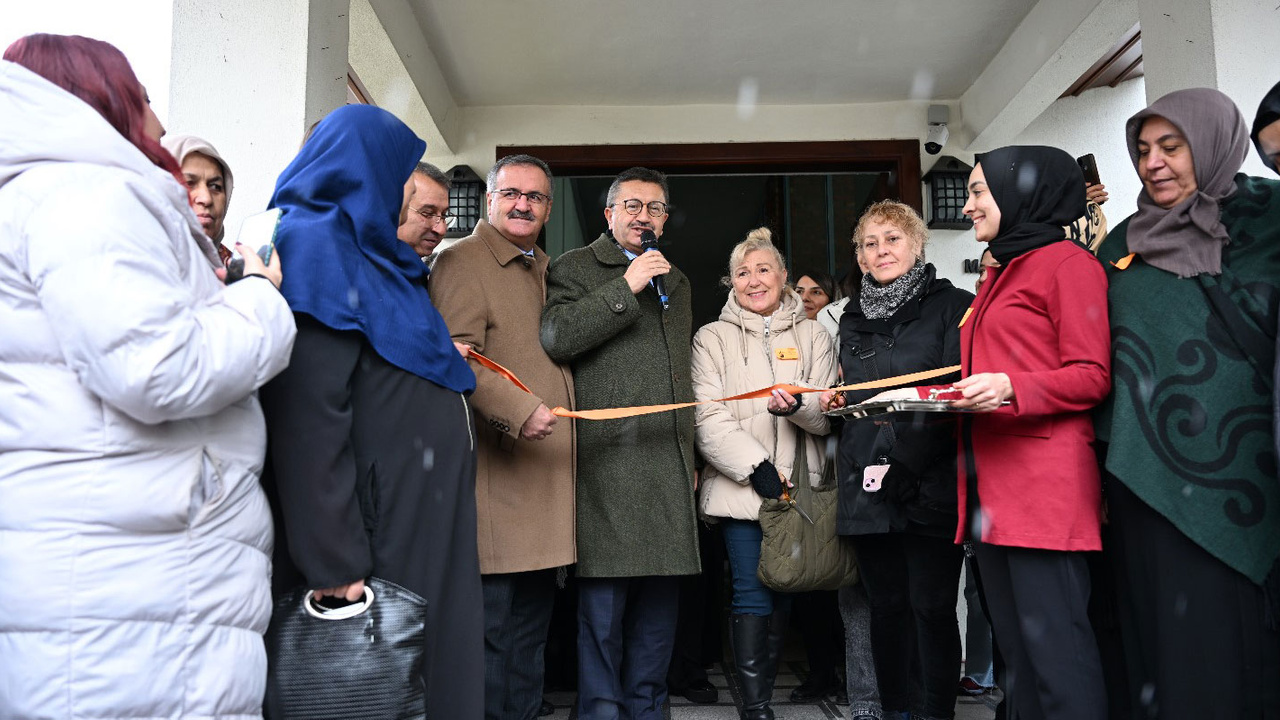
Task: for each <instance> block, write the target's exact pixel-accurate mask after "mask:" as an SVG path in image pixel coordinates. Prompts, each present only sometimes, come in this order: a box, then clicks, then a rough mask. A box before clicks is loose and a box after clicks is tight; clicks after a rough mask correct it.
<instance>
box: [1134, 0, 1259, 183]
mask: <svg viewBox="0 0 1280 720" xmlns="http://www.w3.org/2000/svg"><path fill="white" fill-rule="evenodd" d="M1138 15H1139V19H1140V21H1141V23H1142V57H1143V69H1144V71H1145V73H1146V83H1147V102H1149V103H1150V102H1153V101H1155V100H1157V99H1159V98H1161V97H1163V96H1164V95H1167V94H1168V93H1170V92H1172V91H1174V90H1181V89H1183V88H1190V87H1211V88H1217V89H1218V90H1221V91H1222V92H1223V93H1225V94H1226V95H1227V96H1228V97H1230V98H1231V99H1232V100H1234V101H1235V103H1236V105H1238V106H1239V107H1240V111H1241V112H1242V113H1244V116H1245V119H1246V121H1247V122H1248V123H1249V124H1250V125H1252V124H1253V116H1254V114H1255V113H1256V112H1257V110H1258V103H1259V102H1261V100H1262V96H1263V95H1265V94H1266V92H1267V90H1269V89H1271V86H1272V85H1275V84H1276V83H1277V82H1280V9H1277V7H1276V3H1275V2H1271V1H1270V0H1267V1H1265V2H1264V1H1263V0H1138ZM1244 170H1245V172H1248V173H1251V174H1257V175H1263V174H1267V171H1266V169H1265V168H1264V166H1263V165H1262V163H1261V162H1260V161H1259V160H1258V159H1257V157H1256V156H1254V155H1253V154H1252V153H1251V154H1250V159H1249V161H1248V162H1247V163H1246V164H1245V168H1244Z"/></svg>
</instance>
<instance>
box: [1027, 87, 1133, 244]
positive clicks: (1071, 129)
mask: <svg viewBox="0 0 1280 720" xmlns="http://www.w3.org/2000/svg"><path fill="white" fill-rule="evenodd" d="M1146 106H1147V96H1146V87H1145V85H1144V83H1143V80H1142V79H1141V78H1139V79H1137V80H1130V81H1129V82H1126V83H1122V84H1120V85H1119V86H1118V87H1114V88H1109V87H1102V88H1096V89H1093V90H1088V91H1086V92H1084V93H1082V94H1081V95H1080V96H1079V97H1066V98H1061V99H1060V100H1058V101H1056V102H1054V103H1053V105H1052V106H1050V107H1049V109H1048V110H1046V111H1045V112H1044V114H1043V115H1041V116H1040V117H1038V118H1036V119H1035V121H1034V122H1032V123H1031V124H1030V125H1029V126H1027V129H1026V130H1023V131H1022V132H1021V133H1019V134H1018V137H1017V139H1016V141H1015V143H1016V144H1018V145H1052V146H1054V147H1059V148H1062V149H1063V150H1066V151H1067V152H1068V153H1070V154H1071V156H1072V157H1079V156H1081V155H1084V154H1086V153H1093V155H1094V157H1095V158H1096V159H1097V161H1098V175H1099V176H1100V177H1101V178H1102V184H1103V185H1106V186H1107V193H1108V194H1110V196H1111V199H1110V200H1108V201H1107V203H1106V204H1105V205H1103V206H1102V211H1103V213H1105V214H1106V216H1107V223H1108V225H1111V226H1113V225H1116V224H1118V223H1119V222H1120V221H1121V220H1123V219H1125V218H1126V217H1128V216H1129V215H1132V214H1133V212H1134V211H1135V210H1137V208H1138V205H1137V203H1138V191H1139V190H1141V189H1142V183H1141V182H1140V181H1139V180H1138V173H1137V171H1136V170H1134V169H1133V162H1132V161H1131V160H1130V159H1129V149H1128V146H1127V145H1126V144H1125V139H1124V124H1125V121H1127V120H1128V119H1129V117H1130V116H1132V115H1133V114H1134V113H1136V112H1138V111H1139V110H1141V109H1143V108H1145V107H1146Z"/></svg>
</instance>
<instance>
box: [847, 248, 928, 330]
mask: <svg viewBox="0 0 1280 720" xmlns="http://www.w3.org/2000/svg"><path fill="white" fill-rule="evenodd" d="M924 281H925V275H924V260H923V259H920V258H917V259H916V264H915V265H912V266H911V269H910V270H908V271H906V272H904V273H902V274H901V275H899V276H898V278H897V279H896V280H891V281H890V282H889V284H888V285H881V284H880V283H878V282H876V281H875V279H874V278H872V277H871V273H867V274H866V275H863V276H862V295H861V297H860V298H859V299H860V301H861V302H862V314H863V315H865V316H866V318H867V319H868V320H879V319H881V318H887V317H889V316H890V315H892V314H894V313H895V312H897V311H898V308H900V307H902V304H903V303H905V302H906V301H908V300H910V299H911V298H913V297H915V296H916V295H919V294H920V290H921V289H922V288H923V287H924Z"/></svg>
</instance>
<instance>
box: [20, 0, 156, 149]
mask: <svg viewBox="0 0 1280 720" xmlns="http://www.w3.org/2000/svg"><path fill="white" fill-rule="evenodd" d="M0 17H3V19H4V20H3V22H0V52H3V51H4V49H5V48H7V47H9V44H10V43H12V42H13V41H14V40H17V39H18V38H20V37H23V36H24V35H30V34H32V33H53V34H55V35H84V36H86V37H91V38H95V39H98V40H104V41H106V42H109V43H111V44H112V45H115V46H116V47H117V48H119V50H120V52H122V53H124V56H125V57H126V58H128V59H129V65H130V66H132V67H133V74H134V75H137V76H138V80H139V81H140V82H141V83H142V84H143V85H145V86H146V87H147V93H148V94H149V95H150V96H151V108H152V109H153V110H155V112H156V116H157V117H159V118H160V122H161V123H164V124H166V125H167V124H168V119H169V39H170V37H171V36H172V32H173V30H172V24H173V5H172V2H171V0H132V1H131V2H130V3H129V7H128V9H127V11H125V9H124V8H122V7H121V5H120V4H118V3H110V2H105V3H104V2H101V1H100V0H44V1H43V2H38V3H27V2H7V3H5V4H4V7H3V10H0Z"/></svg>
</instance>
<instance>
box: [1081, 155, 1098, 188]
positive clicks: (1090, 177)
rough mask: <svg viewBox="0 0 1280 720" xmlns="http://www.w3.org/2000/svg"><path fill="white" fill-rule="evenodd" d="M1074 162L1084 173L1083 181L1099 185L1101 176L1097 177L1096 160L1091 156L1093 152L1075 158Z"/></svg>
mask: <svg viewBox="0 0 1280 720" xmlns="http://www.w3.org/2000/svg"><path fill="white" fill-rule="evenodd" d="M1076 163H1077V164H1079V165H1080V171H1081V172H1083V173H1084V181H1085V182H1087V183H1089V184H1090V185H1101V184H1102V178H1100V177H1098V161H1097V160H1095V159H1094V158H1093V153H1089V154H1088V155H1081V156H1080V157H1078V158H1076Z"/></svg>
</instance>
